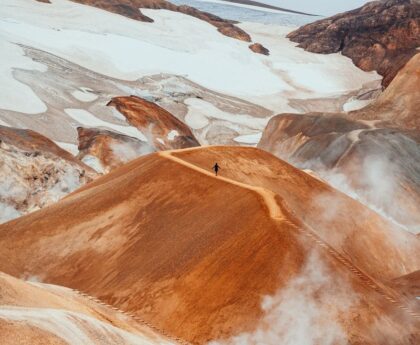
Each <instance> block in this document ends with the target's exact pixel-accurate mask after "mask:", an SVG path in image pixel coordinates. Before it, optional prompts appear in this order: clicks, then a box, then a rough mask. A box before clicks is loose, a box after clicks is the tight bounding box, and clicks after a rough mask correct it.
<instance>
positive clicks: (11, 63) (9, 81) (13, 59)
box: [0, 4, 47, 114]
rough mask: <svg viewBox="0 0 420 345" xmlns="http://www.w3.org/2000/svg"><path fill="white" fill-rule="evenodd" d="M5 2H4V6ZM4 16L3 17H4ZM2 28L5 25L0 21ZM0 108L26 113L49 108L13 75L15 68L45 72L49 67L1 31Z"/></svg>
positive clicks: (40, 111) (35, 112)
mask: <svg viewBox="0 0 420 345" xmlns="http://www.w3.org/2000/svg"><path fill="white" fill-rule="evenodd" d="M3 6H4V4H2V7H3ZM2 18H3V17H2ZM0 28H1V30H3V25H2V23H1V21H0ZM0 51H1V54H0V85H1V89H0V90H1V92H0V108H1V109H6V110H12V111H17V112H21V113H26V114H39V113H43V112H45V111H46V110H47V106H46V105H45V103H44V102H42V101H41V100H40V99H39V98H38V96H37V95H36V94H35V93H34V91H33V90H32V89H31V88H30V87H29V86H27V85H25V84H23V83H21V82H19V81H17V80H16V79H15V78H14V76H13V71H14V69H25V70H34V71H41V72H45V71H46V70H47V67H46V66H45V65H43V64H41V63H39V62H35V61H33V60H31V59H30V58H28V57H26V56H25V55H24V51H23V49H22V48H21V47H19V46H18V45H16V44H13V43H10V42H7V41H6V40H5V39H4V38H3V37H2V33H1V32H0Z"/></svg>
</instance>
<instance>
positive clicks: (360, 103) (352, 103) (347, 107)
mask: <svg viewBox="0 0 420 345" xmlns="http://www.w3.org/2000/svg"><path fill="white" fill-rule="evenodd" d="M370 103H372V100H371V99H367V100H360V99H354V98H351V99H350V100H348V101H347V102H346V103H345V104H344V105H343V110H344V111H353V110H358V109H362V108H364V107H366V106H367V105H368V104H370Z"/></svg>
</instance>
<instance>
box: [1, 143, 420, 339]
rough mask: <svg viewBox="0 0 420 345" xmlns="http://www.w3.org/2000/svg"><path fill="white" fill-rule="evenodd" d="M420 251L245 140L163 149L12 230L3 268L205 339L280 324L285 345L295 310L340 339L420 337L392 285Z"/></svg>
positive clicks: (251, 335)
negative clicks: (214, 169)
mask: <svg viewBox="0 0 420 345" xmlns="http://www.w3.org/2000/svg"><path fill="white" fill-rule="evenodd" d="M215 162H217V163H218V164H219V165H220V167H221V172H220V176H219V177H215V176H214V174H213V172H212V171H211V167H212V166H213V164H214V163H215ZM419 253H420V240H419V238H417V237H416V236H414V235H412V234H409V233H406V232H404V231H401V230H400V229H398V228H395V227H394V226H393V225H392V224H390V223H389V222H387V221H386V220H384V219H383V218H381V217H380V216H379V215H378V214H376V213H374V212H372V211H370V210H369V209H367V208H366V207H364V206H363V205H361V204H360V203H358V202H356V201H355V200H353V199H350V198H348V197H347V196H345V195H344V194H341V193H339V192H337V191H336V190H334V189H332V188H331V187H329V186H328V185H326V184H325V183H323V182H322V181H320V180H317V179H315V178H313V177H312V176H310V175H308V174H306V173H304V172H302V171H300V170H298V169H296V168H294V167H292V166H291V165H289V164H287V163H285V162H283V161H281V160H279V159H277V158H275V157H274V156H273V155H271V154H269V153H266V152H264V151H261V150H258V149H254V148H243V147H242V148H240V147H206V148H194V149H185V150H180V151H169V152H160V153H155V154H150V155H148V156H144V157H141V158H138V159H137V160H135V161H132V162H130V163H128V164H126V165H124V166H122V167H120V168H117V169H115V170H113V171H112V172H111V173H109V174H108V175H106V176H103V177H101V178H98V179H96V180H95V181H93V182H92V183H90V184H89V185H86V186H84V187H82V188H81V189H79V190H78V191H76V192H74V193H73V194H71V195H69V196H68V197H66V198H65V199H63V200H62V201H60V202H59V203H57V204H55V205H52V206H50V207H48V208H45V209H43V210H41V211H39V212H36V213H33V214H31V215H28V216H25V217H22V218H19V219H16V220H14V221H11V222H9V223H6V224H3V225H2V226H0V270H2V271H4V272H6V273H8V274H12V275H15V276H21V275H22V274H27V275H34V276H37V277H39V279H41V280H42V281H44V282H48V283H54V284H60V285H64V286H68V287H72V288H77V289H80V290H82V291H86V292H87V293H89V294H91V295H93V296H96V297H98V298H100V299H101V300H105V301H106V302H108V303H110V304H112V305H115V306H118V307H119V308H121V309H123V310H126V311H128V312H130V313H133V314H134V315H136V316H138V317H141V318H142V319H144V320H146V321H147V322H149V323H151V324H153V325H154V326H156V327H158V328H159V329H162V330H164V331H165V332H167V333H168V334H170V335H172V336H177V337H181V338H182V339H184V340H186V341H189V342H191V343H194V344H204V343H207V342H208V341H210V340H220V341H222V342H223V341H224V340H226V341H227V343H229V344H235V343H238V344H239V342H237V340H235V338H231V337H234V336H236V335H238V334H242V336H243V337H245V339H249V342H248V343H250V344H253V343H261V342H263V340H262V339H261V336H262V335H264V334H266V333H265V331H266V329H267V325H270V324H276V327H274V328H272V329H273V330H274V332H279V333H278V334H277V335H276V336H277V338H275V340H274V342H267V343H269V344H272V343H273V344H279V343H281V341H282V339H284V337H286V336H290V333H288V332H290V331H291V328H292V324H290V322H289V319H288V317H289V316H290V313H293V312H297V313H300V314H298V315H297V316H298V317H301V318H303V319H304V320H308V319H307V318H308V317H311V318H310V319H309V320H308V323H309V324H310V325H311V324H314V325H317V326H319V327H317V329H324V330H326V334H325V337H328V336H329V337H330V338H331V337H332V338H333V339H334V340H337V341H336V342H335V343H337V342H338V341H339V340H340V341H341V340H342V338H343V337H344V339H345V340H346V341H347V342H348V343H350V344H389V345H391V344H392V345H395V344H415V343H416V342H417V343H418V341H419V340H420V338H419V336H420V335H419V334H418V329H419V328H418V327H419V322H420V315H419V314H418V313H417V312H416V311H415V310H414V308H413V307H412V306H411V304H412V303H413V302H415V301H413V300H412V299H409V298H408V297H406V296H405V295H403V294H402V293H401V292H400V291H399V290H398V289H396V288H395V287H394V285H393V284H392V282H391V280H392V279H394V278H397V277H400V276H402V275H406V274H409V273H411V272H414V271H415V270H418V269H419V266H420V258H419ZM299 301H300V303H303V305H302V306H301V308H294V307H293V306H295V305H293V304H290V303H292V302H296V303H297V302H299ZM286 311H287V312H286ZM298 319H299V318H298ZM293 320H295V319H294V318H293ZM298 321H299V320H298ZM331 328H334V332H333V333H330V330H331ZM270 334H271V333H270ZM271 335H273V334H271ZM316 339H317V340H316V342H315V343H316V344H318V343H319V344H324V343H325V342H323V341H324V340H325V339H324V338H323V336H322V335H320V334H318V333H317V335H316ZM277 340H278V341H277ZM333 343H334V342H333Z"/></svg>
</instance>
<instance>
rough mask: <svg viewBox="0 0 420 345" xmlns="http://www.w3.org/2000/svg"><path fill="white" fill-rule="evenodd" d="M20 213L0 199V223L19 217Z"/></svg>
mask: <svg viewBox="0 0 420 345" xmlns="http://www.w3.org/2000/svg"><path fill="white" fill-rule="evenodd" d="M20 215H21V213H20V212H19V211H18V210H16V209H15V208H14V207H13V206H11V205H8V204H6V203H4V202H1V201H0V224H2V223H5V222H8V221H9V220H12V219H15V218H17V217H20Z"/></svg>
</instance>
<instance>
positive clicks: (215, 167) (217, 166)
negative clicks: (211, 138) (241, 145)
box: [213, 163, 220, 176]
mask: <svg viewBox="0 0 420 345" xmlns="http://www.w3.org/2000/svg"><path fill="white" fill-rule="evenodd" d="M219 169H220V167H219V164H217V163H216V164H215V165H214V167H213V170H214V172H215V173H216V176H217V172H218V171H219Z"/></svg>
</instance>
